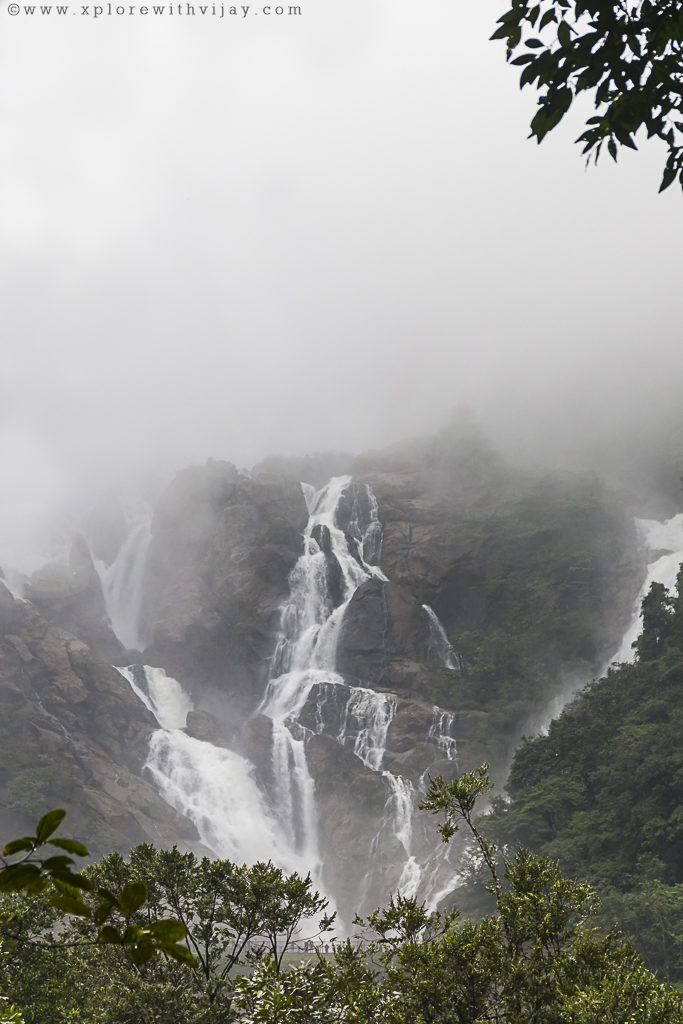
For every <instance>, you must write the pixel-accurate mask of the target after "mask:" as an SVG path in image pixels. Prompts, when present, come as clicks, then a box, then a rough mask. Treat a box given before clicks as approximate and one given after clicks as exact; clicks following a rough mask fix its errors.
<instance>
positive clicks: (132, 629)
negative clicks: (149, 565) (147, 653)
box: [93, 515, 152, 650]
mask: <svg viewBox="0 0 683 1024" xmlns="http://www.w3.org/2000/svg"><path fill="white" fill-rule="evenodd" d="M151 536H152V535H151V531H150V516H149V515H145V516H142V517H138V518H136V519H135V520H134V522H133V524H132V526H131V528H130V530H129V532H128V535H127V536H126V539H125V540H124V542H123V544H122V545H121V547H120V549H119V552H118V554H117V556H116V558H115V559H114V561H113V562H112V563H111V565H107V564H106V563H105V562H102V561H100V560H99V559H97V558H93V565H94V566H95V569H96V571H97V574H98V576H99V578H100V583H101V584H102V594H103V596H104V604H105V608H106V609H107V615H108V616H109V621H110V622H111V628H112V630H113V631H114V633H115V634H116V636H117V637H118V639H119V640H120V641H121V643H122V644H123V646H124V647H126V648H128V649H129V650H142V649H143V648H144V647H145V638H144V637H143V636H141V633H140V612H141V609H142V587H143V582H144V572H145V561H146V558H147V549H148V548H149V543H150V540H151Z"/></svg>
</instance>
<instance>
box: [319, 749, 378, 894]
mask: <svg viewBox="0 0 683 1024" xmlns="http://www.w3.org/2000/svg"><path fill="white" fill-rule="evenodd" d="M306 754H307V758H308V765H309V769H310V772H311V775H312V776H313V779H314V781H315V790H316V805H317V808H318V813H319V819H318V820H319V838H320V846H321V853H322V858H323V864H324V868H323V884H325V882H326V881H327V883H328V884H330V883H332V884H333V887H334V890H335V891H336V892H340V893H341V894H342V896H343V897H344V898H345V899H344V901H343V902H345V904H346V906H354V905H355V901H356V900H357V896H358V892H359V887H360V884H361V882H362V876H359V873H360V872H362V871H364V870H365V866H366V865H367V862H368V857H369V851H370V846H371V843H372V840H373V837H374V836H375V834H376V832H377V830H378V827H379V822H381V819H382V814H383V811H384V806H385V803H386V788H385V784H384V782H383V780H382V777H381V776H380V775H377V774H376V773H375V772H372V771H371V770H370V769H369V768H366V767H365V765H363V763H362V762H361V761H360V760H359V758H357V757H356V756H355V754H353V752H352V751H350V750H348V749H347V748H345V747H340V746H339V744H338V743H335V741H334V740H333V739H332V738H331V737H329V736H312V737H310V739H309V740H308V741H307V744H306Z"/></svg>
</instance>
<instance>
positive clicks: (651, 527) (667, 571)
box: [525, 512, 683, 735]
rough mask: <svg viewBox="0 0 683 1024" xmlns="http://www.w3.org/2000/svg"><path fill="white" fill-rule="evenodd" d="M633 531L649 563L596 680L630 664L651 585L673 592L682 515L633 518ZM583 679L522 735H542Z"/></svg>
mask: <svg viewBox="0 0 683 1024" xmlns="http://www.w3.org/2000/svg"><path fill="white" fill-rule="evenodd" d="M635 523H636V529H637V531H638V536H639V540H640V543H641V544H642V546H643V547H644V548H645V549H646V551H647V552H648V553H649V556H650V557H649V561H648V565H647V570H646V573H645V579H644V580H643V583H642V585H641V587H640V590H639V591H638V596H637V597H636V600H635V602H634V604H633V612H632V615H631V620H630V622H629V625H628V627H627V629H626V632H625V633H624V635H623V637H622V639H621V643H620V644H619V647H618V649H617V650H616V651H615V653H614V654H613V655H612V657H611V658H608V659H607V661H606V662H605V664H604V665H603V666H602V668H601V669H600V672H599V673H598V677H601V676H604V675H605V673H606V672H607V670H608V668H609V666H610V665H613V664H615V663H619V662H633V661H634V660H635V651H634V649H633V644H634V643H635V641H636V640H637V639H638V637H639V635H640V632H641V630H642V620H643V616H642V612H641V605H642V602H643V598H644V597H645V596H646V594H647V593H648V591H649V589H650V587H651V586H652V584H653V583H662V584H663V585H664V586H665V587H666V589H667V590H669V591H675V589H676V577H677V575H678V570H679V568H680V566H681V563H683V512H681V513H679V514H678V515H676V516H673V518H671V519H666V520H664V521H663V522H660V521H659V520H657V519H636V521H635ZM585 683H586V680H585V679H577V680H576V681H575V683H574V684H573V685H571V686H568V687H567V688H566V689H565V690H564V691H563V692H562V693H560V694H558V695H557V696H555V697H554V698H553V699H552V700H551V701H549V703H548V705H547V706H546V708H545V710H544V713H543V716H542V717H540V718H538V719H536V720H535V721H531V722H530V723H529V724H528V726H527V728H526V730H525V732H526V733H527V734H528V735H535V734H537V733H540V734H542V735H543V734H546V733H547V732H548V729H549V728H550V723H551V722H552V720H553V719H554V718H557V717H558V716H559V715H560V714H561V712H562V709H563V708H564V707H565V706H566V705H567V704H568V703H569V701H570V700H571V699H572V697H573V696H574V695H575V694H576V693H577V692H578V690H580V689H581V687H582V686H585Z"/></svg>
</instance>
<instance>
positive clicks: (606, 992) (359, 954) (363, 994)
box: [236, 765, 683, 1024]
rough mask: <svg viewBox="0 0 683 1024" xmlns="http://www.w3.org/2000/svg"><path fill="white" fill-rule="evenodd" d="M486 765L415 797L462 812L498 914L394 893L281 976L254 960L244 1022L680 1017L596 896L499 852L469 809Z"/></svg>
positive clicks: (597, 1022)
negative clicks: (344, 936) (322, 952)
mask: <svg viewBox="0 0 683 1024" xmlns="http://www.w3.org/2000/svg"><path fill="white" fill-rule="evenodd" d="M490 785H491V784H490V781H489V779H488V774H487V768H486V766H485V765H484V766H482V767H481V768H480V769H478V770H477V771H475V772H468V773H465V774H464V775H462V776H461V777H460V778H459V779H456V780H454V781H452V782H449V783H446V782H444V781H443V780H442V779H435V780H432V781H431V784H430V787H429V789H428V791H427V794H426V796H425V800H424V804H423V807H424V809H426V810H429V811H432V812H433V813H435V814H444V815H445V821H444V822H443V823H442V824H441V825H440V826H439V829H440V831H441V834H442V837H443V839H444V840H445V841H447V842H448V841H450V839H451V838H452V836H453V835H454V834H455V832H456V831H457V830H458V828H460V827H461V826H462V825H463V824H465V826H466V827H467V829H468V832H469V839H470V842H471V843H472V845H473V847H474V849H475V850H476V851H477V853H478V856H479V857H480V859H481V861H482V863H483V864H484V865H485V866H486V870H487V871H488V876H489V886H490V889H491V890H492V892H493V894H494V895H495V898H496V909H495V913H492V914H488V915H487V916H485V917H484V918H483V919H482V920H480V921H477V922H475V921H472V920H462V921H461V920H459V918H458V914H457V912H456V911H455V910H454V911H451V912H449V913H446V914H441V913H438V912H437V913H429V912H428V911H427V910H426V908H425V906H424V905H421V904H419V903H418V902H417V901H416V900H415V899H414V898H409V897H404V896H402V895H400V894H396V895H395V896H393V897H392V898H391V900H390V902H389V905H388V906H387V907H385V908H384V909H381V910H377V911H375V912H374V913H373V914H371V915H370V916H369V917H368V918H367V919H366V920H364V921H361V920H357V922H356V923H357V924H358V925H359V926H360V927H361V928H362V929H363V937H364V939H365V941H364V942H362V943H360V944H359V943H357V942H356V943H352V942H350V941H348V942H346V943H344V944H343V945H342V946H341V947H340V948H339V949H338V950H337V951H336V953H335V957H334V960H333V961H332V962H331V963H330V962H326V961H325V960H324V959H323V958H322V957H321V958H320V959H319V962H318V963H317V964H316V965H305V966H302V967H300V968H297V969H295V970H293V971H291V972H289V973H287V974H286V975H284V976H283V975H282V974H277V972H276V971H275V969H274V966H273V965H272V962H271V963H269V962H267V961H266V962H264V963H262V964H261V965H260V966H259V968H258V970H257V971H256V972H255V973H254V974H253V975H252V976H251V977H250V978H243V979H240V980H239V981H238V982H237V989H238V994H237V997H236V1005H237V1007H238V1008H239V1010H240V1011H241V1012H242V1013H243V1014H244V1015H243V1016H242V1017H240V1018H239V1019H240V1020H244V1021H245V1022H249V1024H289V1022H292V1024H293V1022H296V1024H351V1022H354V1024H406V1022H407V1021H410V1022H411V1024H683V1000H681V998H680V997H679V996H678V995H676V993H675V992H673V991H672V990H671V989H669V988H668V987H667V986H664V985H662V984H660V982H658V980H657V979H656V978H655V976H654V975H653V974H651V973H650V972H649V971H648V970H647V969H646V967H645V966H644V965H643V963H642V961H640V959H639V957H638V955H637V954H636V953H635V952H634V951H633V950H632V948H631V947H630V946H629V945H628V944H627V943H625V942H624V941H623V940H622V939H621V937H620V935H619V934H618V933H617V932H615V931H610V932H608V933H607V934H606V935H605V934H601V933H600V932H598V931H597V930H595V929H594V928H592V927H591V925H590V915H591V912H592V909H593V906H594V904H595V902H596V895H595V892H594V891H593V889H592V888H591V886H590V885H588V884H586V883H584V882H577V881H574V880H572V879H568V878H565V877H563V875H562V874H561V873H560V871H559V869H558V866H557V864H556V863H555V862H553V861H551V860H550V859H549V858H547V857H541V856H537V855H536V854H533V853H531V852H530V851H529V850H525V849H521V850H518V851H517V853H516V854H515V855H514V856H513V857H510V858H501V857H500V855H499V852H498V851H497V849H496V847H495V846H494V845H493V843H491V842H490V841H489V840H487V839H485V838H484V837H483V835H482V834H481V831H480V828H479V825H478V824H477V823H476V821H475V819H474V817H473V812H474V809H475V805H476V802H477V798H478V797H479V796H480V795H481V794H484V793H486V792H487V791H488V790H489V789H490Z"/></svg>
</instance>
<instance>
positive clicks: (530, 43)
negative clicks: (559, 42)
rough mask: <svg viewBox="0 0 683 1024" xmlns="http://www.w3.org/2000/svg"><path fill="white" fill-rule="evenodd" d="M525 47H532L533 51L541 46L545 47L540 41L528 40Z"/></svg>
mask: <svg viewBox="0 0 683 1024" xmlns="http://www.w3.org/2000/svg"><path fill="white" fill-rule="evenodd" d="M524 45H525V46H529V47H531V48H532V49H533V50H537V49H538V48H539V46H543V43H542V42H541V40H540V39H527V40H526V41H525V43H524Z"/></svg>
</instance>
